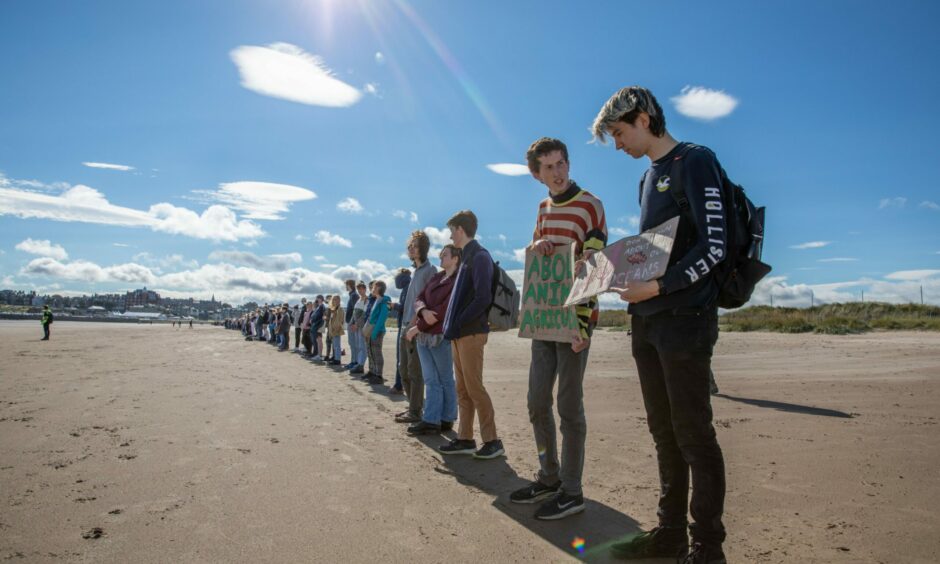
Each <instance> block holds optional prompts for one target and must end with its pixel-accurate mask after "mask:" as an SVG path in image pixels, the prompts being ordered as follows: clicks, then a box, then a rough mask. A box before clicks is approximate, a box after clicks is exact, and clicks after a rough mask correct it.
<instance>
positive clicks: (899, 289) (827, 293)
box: [750, 270, 940, 307]
mask: <svg viewBox="0 0 940 564" xmlns="http://www.w3.org/2000/svg"><path fill="white" fill-rule="evenodd" d="M938 275H940V270H906V271H900V272H894V273H891V274H888V275H887V276H885V277H884V279H883V280H873V279H869V278H862V279H860V280H850V281H845V282H835V283H830V284H812V285H810V284H789V283H788V282H787V277H786V276H768V277H767V278H765V279H763V280H761V281H760V283H759V284H758V285H757V288H755V289H754V294H753V297H752V298H751V301H750V305H766V304H769V303H770V301H771V300H770V295H771V294H773V304H774V305H776V306H789V307H806V306H809V305H810V303H811V301H812V302H813V303H816V304H817V305H818V304H821V303H836V302H851V301H858V300H859V299H861V293H862V292H864V293H865V301H879V302H889V303H917V302H919V301H920V290H921V287H923V290H924V298H925V300H924V301H925V302H930V303H937V301H938V300H940V276H938Z"/></svg>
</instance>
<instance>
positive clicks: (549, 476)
mask: <svg viewBox="0 0 940 564" xmlns="http://www.w3.org/2000/svg"><path fill="white" fill-rule="evenodd" d="M589 350H590V349H586V350H583V351H581V352H580V353H577V354H575V353H574V352H572V351H571V345H570V344H569V343H556V342H554V341H538V340H533V341H532V364H531V365H530V366H529V397H528V404H529V420H530V421H531V422H532V429H533V430H534V431H535V445H536V447H537V448H538V453H539V464H540V465H541V469H540V470H539V481H540V482H542V483H543V484H545V485H549V486H550V485H552V484H556V483H558V481H559V479H560V480H561V487H562V489H564V490H565V492H566V493H568V494H570V495H581V474H582V472H583V470H584V440H585V437H586V436H587V422H586V421H585V419H584V392H583V389H582V383H583V382H584V368H585V367H586V366H587V360H588V352H589ZM556 378H557V379H558V415H559V417H561V439H562V440H561V465H560V466H559V464H558V445H557V441H556V439H555V416H554V413H553V412H552V390H553V388H554V387H555V379H556Z"/></svg>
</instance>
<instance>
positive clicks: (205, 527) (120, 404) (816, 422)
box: [0, 322, 940, 562]
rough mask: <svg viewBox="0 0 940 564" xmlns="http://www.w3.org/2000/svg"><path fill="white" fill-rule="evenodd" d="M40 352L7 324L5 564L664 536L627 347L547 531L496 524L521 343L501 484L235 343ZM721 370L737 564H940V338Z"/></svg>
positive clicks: (609, 350) (561, 545)
mask: <svg viewBox="0 0 940 564" xmlns="http://www.w3.org/2000/svg"><path fill="white" fill-rule="evenodd" d="M392 335H394V334H392ZM40 336H41V330H40V328H39V324H38V323H26V322H0V342H2V343H3V345H2V349H0V558H3V559H11V560H13V561H17V559H22V560H23V561H29V562H53V561H75V562H272V561H276V562H480V561H489V562H556V561H569V560H571V561H574V560H575V559H578V558H580V559H584V560H588V561H592V562H604V561H607V555H606V551H605V543H608V542H610V541H612V540H614V539H616V538H618V537H620V536H622V535H625V534H627V533H630V532H633V531H635V530H637V528H639V527H648V526H652V525H654V524H655V506H656V499H657V495H658V481H657V479H656V468H655V460H654V457H653V446H652V441H651V439H650V437H649V434H648V432H647V430H646V424H645V419H644V411H643V405H642V400H641V398H640V392H639V385H638V383H637V379H636V371H635V368H634V366H633V362H632V358H630V356H629V347H628V339H629V336H627V335H626V333H615V332H606V331H603V332H599V334H598V335H597V336H596V338H595V343H594V345H593V347H592V351H591V360H590V363H589V368H588V370H589V373H588V375H587V377H586V387H585V397H586V411H587V418H588V445H587V460H586V464H585V474H584V487H585V496H586V497H587V498H588V499H589V503H588V510H587V512H586V513H584V514H582V515H579V516H576V517H572V518H569V519H567V520H563V521H561V522H553V523H541V522H536V521H535V520H534V519H532V518H531V514H532V511H533V508H532V507H531V506H516V505H513V504H510V503H509V502H508V493H509V492H510V491H512V490H513V489H514V488H516V487H518V486H519V485H520V484H523V483H524V482H525V481H528V480H529V479H531V476H532V475H533V474H534V472H535V471H536V467H537V455H536V452H535V445H534V441H533V439H532V436H531V430H530V427H529V424H528V416H527V413H526V405H525V393H526V379H527V372H528V357H529V352H528V342H527V341H524V340H521V339H518V338H516V337H514V336H513V335H508V334H499V335H494V336H493V338H492V339H491V344H490V346H488V347H487V358H486V365H487V369H486V377H485V379H486V382H487V385H488V388H489V389H490V393H491V395H492V396H493V399H494V402H495V405H496V413H497V425H498V427H499V430H500V435H501V438H502V439H503V441H504V443H505V445H506V449H507V457H506V458H505V459H499V460H494V461H475V460H472V459H468V458H458V459H456V460H453V459H450V458H448V459H442V457H441V456H440V455H438V454H437V453H436V452H435V451H434V448H433V447H434V446H436V445H437V444H439V443H440V442H442V441H443V439H438V438H433V439H428V438H425V439H422V440H416V439H413V438H409V437H407V436H406V435H405V433H404V428H403V426H401V425H398V424H396V423H394V422H393V421H392V414H393V413H395V412H396V411H400V410H401V409H403V407H402V400H401V399H400V398H393V397H389V396H387V395H386V394H384V393H382V392H381V391H380V390H378V389H376V388H371V387H369V386H366V385H364V384H362V383H360V382H358V381H355V380H353V379H351V378H350V377H349V376H348V375H346V374H345V373H340V372H335V371H333V370H331V369H329V368H326V367H322V366H318V365H313V364H311V363H309V362H306V361H304V360H302V359H301V358H299V357H298V356H297V355H294V354H292V353H278V352H277V351H275V350H274V347H270V346H267V345H264V344H259V343H246V342H245V341H243V340H242V339H241V337H240V335H239V334H238V333H237V332H234V331H226V330H224V329H221V328H214V327H201V326H197V327H196V328H195V329H193V330H189V329H188V328H184V329H180V330H177V329H173V328H171V327H169V326H166V325H153V326H149V325H140V326H138V325H118V324H94V323H66V322H60V323H56V324H55V325H54V326H53V340H52V341H50V342H39V340H38V339H39V337H40ZM393 342H394V339H391V338H387V339H386V346H387V348H386V355H391V356H392V357H393V356H394V352H393V350H392V349H391V346H392V343H393ZM386 358H389V356H387V357H386ZM715 366H716V373H717V375H718V383H719V385H720V387H721V391H722V395H720V396H719V397H716V398H715V399H714V410H715V417H716V427H717V430H718V433H719V440H720V442H721V444H722V447H723V449H724V452H725V457H726V462H727V466H728V497H727V502H726V526H727V528H728V531H729V537H728V541H727V545H726V552H727V553H728V555H729V557H730V559H731V561H733V562H937V561H940V540H938V536H937V531H938V530H940V512H938V509H937V508H938V506H940V488H938V487H937V484H938V483H940V480H938V479H940V441H938V439H937V436H938V435H937V433H938V430H940V428H938V427H937V425H938V418H940V409H938V406H940V334H936V333H870V334H866V335H860V336H848V337H832V336H818V335H779V334H766V333H754V334H734V333H732V334H723V335H722V336H721V339H720V340H719V346H718V351H717V357H716V362H715ZM575 537H582V538H584V539H585V541H586V549H587V550H586V551H585V552H584V553H583V554H578V553H577V552H576V551H575V550H574V549H573V548H572V547H571V542H572V540H573V539H574V538H575Z"/></svg>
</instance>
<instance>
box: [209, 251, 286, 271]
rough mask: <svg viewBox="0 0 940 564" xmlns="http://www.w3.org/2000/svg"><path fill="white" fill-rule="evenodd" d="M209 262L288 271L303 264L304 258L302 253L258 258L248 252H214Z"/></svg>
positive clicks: (210, 255)
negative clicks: (298, 264)
mask: <svg viewBox="0 0 940 564" xmlns="http://www.w3.org/2000/svg"><path fill="white" fill-rule="evenodd" d="M209 260H210V261H215V262H230V263H234V264H236V265H241V266H250V267H252V268H257V269H259V270H287V269H289V268H291V267H292V266H293V265H294V264H297V263H300V262H303V257H301V255H300V253H287V254H280V255H267V256H258V255H256V254H254V253H249V252H247V251H212V252H211V253H210V254H209Z"/></svg>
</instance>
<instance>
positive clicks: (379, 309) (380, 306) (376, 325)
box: [369, 296, 392, 339]
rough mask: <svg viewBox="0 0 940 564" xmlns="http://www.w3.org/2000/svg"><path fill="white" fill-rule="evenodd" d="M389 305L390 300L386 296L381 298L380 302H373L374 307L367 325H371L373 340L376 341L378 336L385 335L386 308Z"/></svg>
mask: <svg viewBox="0 0 940 564" xmlns="http://www.w3.org/2000/svg"><path fill="white" fill-rule="evenodd" d="M391 303H392V298H390V297H388V296H382V298H381V299H380V300H378V301H376V302H375V307H373V308H372V315H371V316H370V317H369V323H371V324H372V325H373V327H372V338H373V339H378V338H379V335H382V334H383V333H385V321H386V320H387V319H388V306H389V305H390V304H391Z"/></svg>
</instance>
